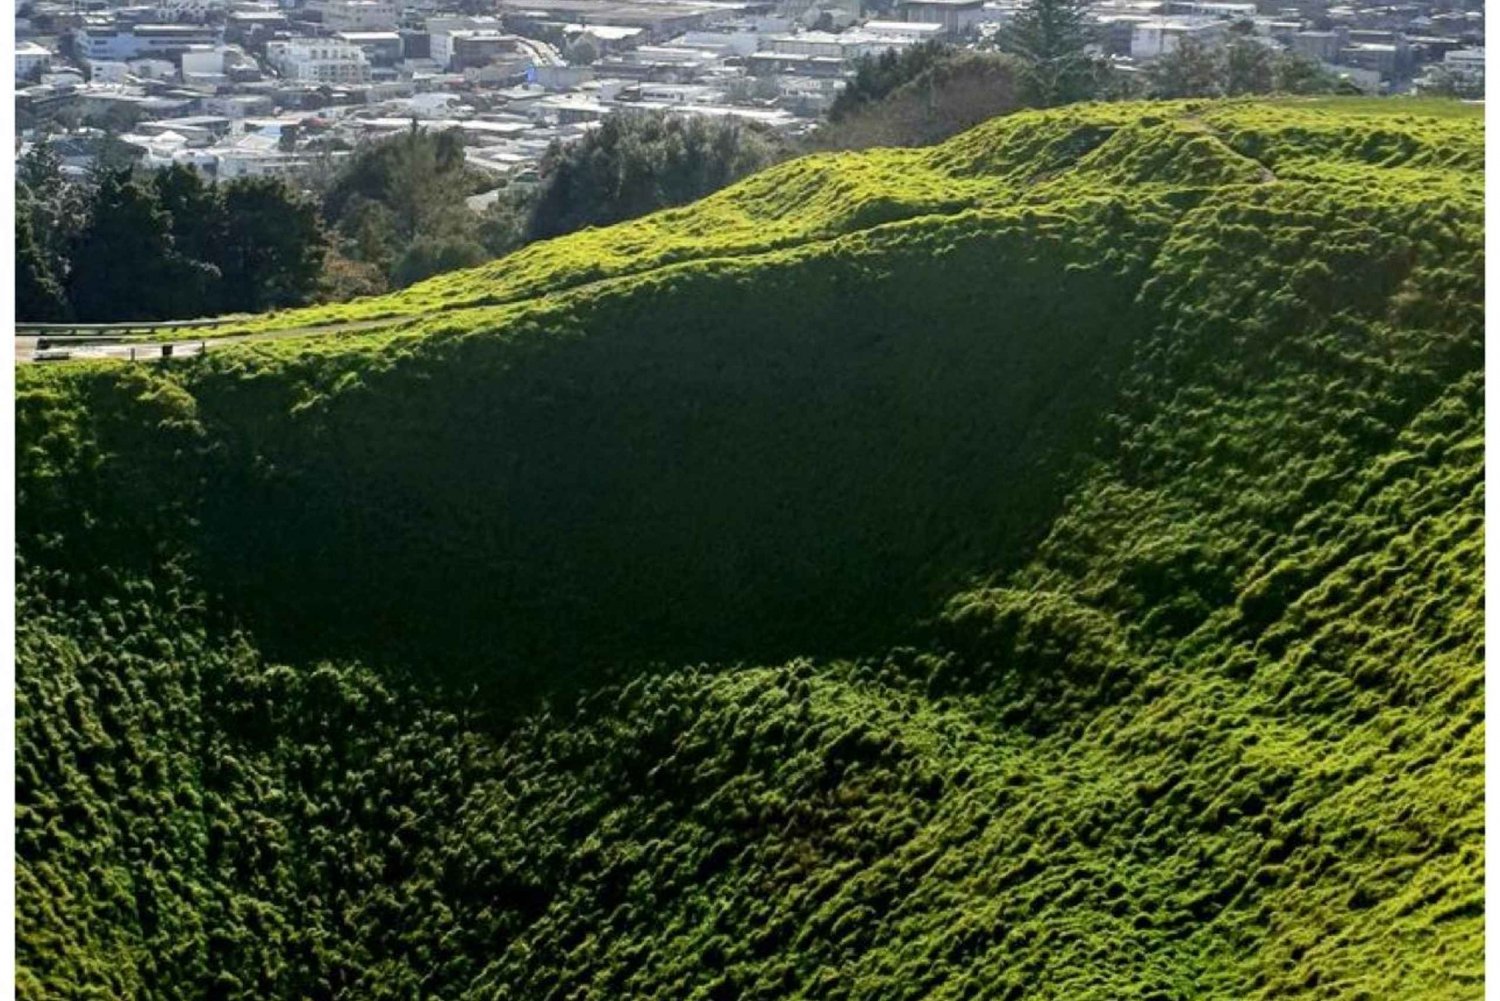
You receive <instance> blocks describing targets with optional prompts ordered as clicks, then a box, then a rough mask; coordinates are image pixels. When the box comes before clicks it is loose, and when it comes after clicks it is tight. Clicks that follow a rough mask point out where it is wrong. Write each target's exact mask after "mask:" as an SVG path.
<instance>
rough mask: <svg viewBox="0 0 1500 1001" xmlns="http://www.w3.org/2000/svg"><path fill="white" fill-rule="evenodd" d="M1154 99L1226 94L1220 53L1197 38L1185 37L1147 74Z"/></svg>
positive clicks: (1158, 60) (1156, 62) (1153, 64)
mask: <svg viewBox="0 0 1500 1001" xmlns="http://www.w3.org/2000/svg"><path fill="white" fill-rule="evenodd" d="M1146 77H1147V80H1148V81H1149V83H1148V86H1149V89H1150V95H1151V96H1152V97H1154V98H1159V99H1169V98H1177V97H1218V96H1221V95H1222V94H1223V93H1224V67H1223V65H1222V64H1221V62H1220V58H1219V53H1217V52H1216V51H1215V50H1214V49H1213V48H1212V47H1211V46H1209V45H1206V44H1204V43H1203V42H1201V41H1199V40H1198V39H1196V38H1191V37H1187V38H1182V39H1180V40H1179V41H1178V42H1177V45H1176V47H1175V48H1173V49H1172V51H1171V52H1168V53H1166V54H1165V55H1163V56H1161V57H1160V58H1158V59H1157V60H1156V61H1155V62H1153V63H1152V64H1151V66H1150V68H1149V69H1147V71H1146Z"/></svg>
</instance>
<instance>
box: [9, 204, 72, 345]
mask: <svg viewBox="0 0 1500 1001" xmlns="http://www.w3.org/2000/svg"><path fill="white" fill-rule="evenodd" d="M67 313H68V303H67V299H66V298H65V297H64V295H63V289H62V283H61V282H59V281H58V280H57V276H56V275H55V274H53V272H52V269H51V267H50V266H49V265H48V262H47V256H46V254H45V253H43V252H42V249H41V247H39V246H38V245H37V243H36V240H35V239H34V238H33V236H32V232H31V216H30V214H29V213H27V212H25V211H23V210H22V207H21V206H20V205H17V206H16V319H18V320H31V321H33V322H46V321H49V320H63V319H66V318H67Z"/></svg>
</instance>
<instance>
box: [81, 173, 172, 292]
mask: <svg viewBox="0 0 1500 1001" xmlns="http://www.w3.org/2000/svg"><path fill="white" fill-rule="evenodd" d="M171 227H172V220H171V217H170V216H168V215H167V213H166V212H164V211H162V208H161V206H160V204H158V202H157V200H156V197H155V194H154V192H153V191H152V190H151V189H150V188H149V187H146V186H143V185H141V184H138V183H137V182H136V181H134V180H133V179H132V178H131V175H130V172H129V171H123V170H122V171H111V172H108V173H105V174H104V175H103V176H102V177H101V178H100V180H99V185H98V187H97V188H96V189H95V192H94V197H93V201H92V203H91V205H90V211H89V219H88V223H87V225H85V226H84V227H83V230H82V231H81V232H80V233H79V234H78V236H77V237H76V238H75V240H74V241H73V246H72V248H71V253H70V254H69V257H70V259H71V261H72V269H71V271H70V273H69V275H68V298H69V300H70V301H71V302H72V304H73V309H74V312H75V313H76V315H77V317H78V319H80V320H87V321H110V320H147V319H162V318H164V317H168V316H171V315H172V313H173V308H174V306H176V305H177V304H178V303H180V301H181V298H182V289H183V288H184V286H189V287H195V286H196V285H197V283H198V273H199V272H200V271H201V269H200V268H198V267H195V266H194V264H193V263H192V262H190V261H188V260H187V259H186V258H184V257H182V255H181V254H178V253H177V251H176V249H175V248H174V247H173V244H172V229H171Z"/></svg>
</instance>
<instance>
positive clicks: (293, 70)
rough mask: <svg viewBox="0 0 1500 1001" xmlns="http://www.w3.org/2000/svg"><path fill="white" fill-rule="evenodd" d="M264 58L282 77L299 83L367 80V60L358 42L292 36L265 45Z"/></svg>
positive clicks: (343, 82)
mask: <svg viewBox="0 0 1500 1001" xmlns="http://www.w3.org/2000/svg"><path fill="white" fill-rule="evenodd" d="M266 57H267V58H268V59H269V60H270V62H271V65H273V66H275V67H276V68H277V69H278V70H280V71H281V75H282V77H283V78H285V79H287V80H292V81H295V82H298V83H339V84H358V83H369V82H370V61H369V60H368V59H366V58H365V54H364V52H363V51H362V50H361V49H360V47H359V46H357V45H351V44H349V43H348V42H345V41H342V40H341V39H337V38H293V39H291V40H288V41H282V40H278V41H274V42H268V43H267V44H266Z"/></svg>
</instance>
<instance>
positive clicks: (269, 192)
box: [15, 0, 1484, 321]
mask: <svg viewBox="0 0 1500 1001" xmlns="http://www.w3.org/2000/svg"><path fill="white" fill-rule="evenodd" d="M1043 8H1044V9H1043ZM1049 11H1050V12H1051V13H1049ZM1039 14H1040V15H1041V16H1040V20H1038V16H1039ZM1028 15H1029V16H1030V17H1031V18H1032V21H1033V23H1032V24H1031V25H1030V26H1029V31H1030V34H1029V35H1028V25H1027V24H1026V20H1027V17H1028ZM1058 25H1061V27H1060V28H1059V27H1058ZM16 26H17V48H16V67H15V74H16V83H17V91H16V103H17V108H16V111H17V122H18V130H19V135H18V138H17V143H16V150H15V153H16V156H17V158H18V176H19V180H20V187H19V188H18V201H19V204H20V205H21V206H22V208H23V211H22V212H20V213H18V222H17V245H18V257H19V259H20V261H21V265H22V266H21V272H20V278H19V279H18V280H19V289H20V295H19V300H20V301H19V305H18V312H19V314H20V317H21V318H22V319H29V320H56V319H67V320H76V321H112V320H133V319H137V318H157V319H164V318H183V317H194V316H206V315H212V314H216V313H220V312H242V311H243V312H254V311H260V310H265V309H272V308H278V307H282V306H288V305H299V304H304V303H307V302H315V301H344V300H347V299H349V298H352V297H355V296H359V295H364V294H376V293H380V292H385V291H388V290H391V289H395V288H402V287H405V286H406V285H409V284H411V283H413V282H415V281H418V280H421V279H423V278H426V277H428V276H431V275H433V274H437V273H440V272H444V271H449V270H452V269H454V268H458V267H464V266H470V265H474V264H478V263H482V262H483V261H485V260H488V259H491V258H494V257H497V256H501V255H503V254H505V253H507V252H509V251H512V250H514V249H516V248H517V247H519V246H521V245H523V244H524V243H527V242H529V241H531V240H533V239H539V238H542V237H547V236H554V235H559V234H561V233H564V232H568V231H571V230H574V229H578V228H581V227H583V226H587V225H599V224H607V223H611V222H616V221H619V220H621V219H624V218H630V217H633V216H635V215H639V214H642V213H644V212H649V211H651V210H653V209H657V208H661V207H664V206H667V205H674V204H682V203H685V202H688V201H691V200H693V199H694V198H697V197H701V196H703V195H705V194H708V193H710V192H711V191H713V190H716V189H717V188H719V187H722V186H723V185H725V184H727V183H729V182H731V181H734V180H736V179H738V178H739V177H742V176H745V175H747V174H749V173H752V172H754V171H755V170H758V169H761V168H763V167H765V166H768V165H769V164H771V163H774V162H776V161H778V160H782V159H786V158H788V157H790V156H792V155H795V154H799V153H803V152H807V151H810V150H817V149H855V148H865V147H869V146H875V145H908V146H909V145H927V144H930V143H933V142H937V141H941V140H942V139H946V138H948V137H949V136H950V135H953V134H956V133H957V132H959V131H962V130H963V129H965V128H968V127H971V126H972V125H974V124H977V123H978V122H980V121H983V120H985V119H986V118H988V117H991V116H992V115H995V114H999V113H1005V112H1009V111H1014V110H1016V109H1017V108H1019V107H1026V106H1051V105H1057V104H1064V103H1068V102H1070V101H1075V100H1079V99H1088V98H1101V99H1128V98H1132V97H1153V98H1173V97H1196V96H1220V95H1229V96H1234V95H1236V94H1254V93H1271V92H1280V93H1310V92H1331V93H1364V94H1371V95H1377V94H1379V95H1386V94H1389V95H1397V94H1407V93H1416V94H1441V95H1447V96H1455V97H1461V98H1467V99H1476V98H1481V97H1482V95H1483V73H1484V69H1483V49H1482V47H1481V46H1482V44H1483V41H1482V40H1483V29H1484V13H1483V6H1482V4H1481V3H1480V2H1478V0H1421V2H1411V3H1396V4H1365V5H1360V4H1347V3H1346V4H1337V5H1330V4H1328V3H1326V2H1320V0H1301V2H1298V3H1293V4H1289V5H1284V6H1283V5H1278V4H1276V3H1274V2H1261V3H1254V2H1200V0H1098V2H1095V3H1091V4H1087V3H1083V2H1081V0H1042V2H1041V3H1038V2H1036V0H1032V2H1029V3H1028V2H1023V0H864V2H861V0H852V2H848V0H845V2H836V0H812V2H806V0H764V2H761V0H492V2H491V0H486V2H479V0H457V2H456V3H455V0H417V2H416V3H413V4H407V5H402V4H400V3H397V2H394V0H290V2H281V3H278V2H275V0H157V2H155V3H153V4H134V5H126V4H112V3H110V2H107V0H28V2H22V3H20V4H19V5H18V7H17V15H16ZM1038 26H1040V28H1038ZM1038 31H1040V34H1038ZM1060 56H1077V57H1079V58H1076V59H1072V60H1071V61H1068V60H1060V58H1059V57H1060ZM1064 65H1066V67H1068V68H1067V69H1065V70H1062V71H1059V70H1058V67H1059V66H1064ZM1017 67H1020V69H1017ZM1028 67H1029V69H1030V70H1031V71H1033V72H1023V70H1026V69H1027V68H1028ZM1039 67H1040V68H1043V69H1044V70H1047V71H1048V72H1041V73H1038V72H1034V71H1035V70H1037V69H1038V68H1039ZM1049 72H1050V75H1049ZM903 101H904V104H903ZM882 102H884V103H882ZM875 105H879V106H880V107H878V108H877V110H876V111H875V112H869V111H868V108H866V106H875ZM861 109H865V111H866V113H864V114H862V115H861V114H857V113H856V112H858V111H860V110H861ZM585 139H587V140H588V142H587V143H583V142H582V141H583V140H585ZM570 149H571V150H572V152H571V153H570V152H568V151H569V150H570ZM75 182H81V183H75ZM125 262H135V263H134V265H127V264H126V263H125ZM106 273H110V274H112V277H110V276H109V275H107V274H106Z"/></svg>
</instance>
